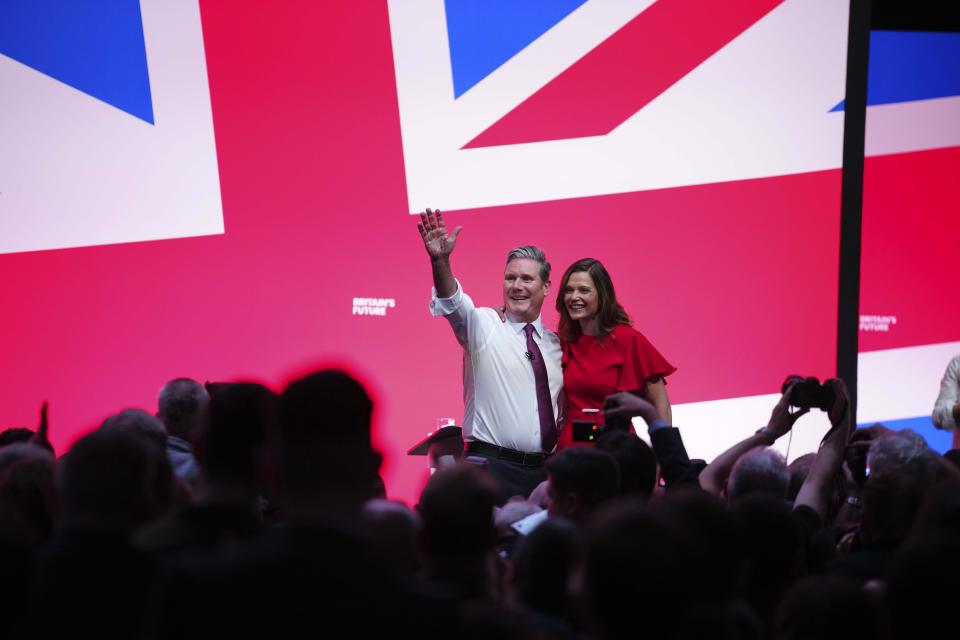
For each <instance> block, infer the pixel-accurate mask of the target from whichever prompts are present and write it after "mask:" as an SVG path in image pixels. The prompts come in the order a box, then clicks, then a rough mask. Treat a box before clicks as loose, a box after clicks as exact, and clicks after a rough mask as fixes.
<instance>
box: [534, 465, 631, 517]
mask: <svg viewBox="0 0 960 640" xmlns="http://www.w3.org/2000/svg"><path fill="white" fill-rule="evenodd" d="M546 466H547V478H548V479H549V481H550V485H549V502H550V506H549V510H550V515H551V516H563V517H564V518H568V519H569V520H571V521H573V522H583V521H584V520H586V519H587V517H588V516H589V515H590V514H591V513H592V512H593V511H594V510H595V509H596V508H597V507H599V506H600V505H601V504H602V503H603V502H604V501H606V500H609V499H611V498H613V497H615V496H616V495H617V494H618V493H619V492H620V472H619V471H618V470H617V463H616V461H614V459H613V456H611V455H610V454H609V453H607V452H606V451H601V450H599V449H594V448H591V447H572V448H570V449H564V450H563V451H561V452H560V453H558V454H556V455H555V456H552V457H551V458H550V459H548V460H547V465H546Z"/></svg>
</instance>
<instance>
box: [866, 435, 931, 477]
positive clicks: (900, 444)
mask: <svg viewBox="0 0 960 640" xmlns="http://www.w3.org/2000/svg"><path fill="white" fill-rule="evenodd" d="M867 464H868V466H869V467H870V474H871V475H873V474H875V473H879V472H882V471H891V470H892V471H900V472H902V473H906V474H909V475H911V476H913V477H914V478H915V479H916V480H917V481H918V482H920V483H922V484H923V485H924V486H929V485H931V484H933V483H934V482H935V481H936V480H937V474H938V473H939V470H940V465H939V463H938V462H937V456H936V454H934V453H933V452H932V451H931V450H930V448H929V447H928V446H927V442H926V440H924V439H923V436H921V435H920V434H919V433H917V432H916V431H912V430H910V429H904V430H903V431H898V432H896V433H893V434H890V435H888V436H884V437H882V438H877V439H876V440H874V441H873V444H871V445H870V451H869V452H868V453H867Z"/></svg>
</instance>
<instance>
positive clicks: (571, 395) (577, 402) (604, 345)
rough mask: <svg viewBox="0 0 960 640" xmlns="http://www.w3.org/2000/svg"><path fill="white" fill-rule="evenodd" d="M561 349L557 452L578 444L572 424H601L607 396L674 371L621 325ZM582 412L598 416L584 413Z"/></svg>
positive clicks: (636, 334) (630, 329) (638, 335)
mask: <svg viewBox="0 0 960 640" xmlns="http://www.w3.org/2000/svg"><path fill="white" fill-rule="evenodd" d="M562 346H563V391H564V393H565V394H566V396H567V424H566V425H565V426H564V428H563V430H562V431H561V432H560V438H559V442H558V445H557V450H558V451H559V450H560V449H565V448H567V447H571V446H574V445H578V444H582V443H575V442H573V429H572V428H571V424H572V423H573V421H574V420H592V421H598V422H603V400H604V398H606V397H607V396H608V395H610V394H611V393H616V392H617V391H636V390H638V389H643V388H644V387H646V386H647V382H648V381H650V380H652V379H656V378H661V377H665V376H668V375H670V374H671V373H673V372H674V371H676V370H677V368H676V367H674V366H673V365H671V364H670V363H669V362H667V360H666V359H665V358H664V357H663V356H662V355H660V352H659V351H657V350H656V349H655V348H654V347H653V345H652V344H650V341H649V340H647V339H646V338H644V337H643V334H641V333H640V332H639V331H637V330H636V329H634V328H633V327H631V326H629V325H625V324H621V325H617V327H616V328H614V330H613V331H611V332H610V333H609V334H608V335H606V336H604V337H603V338H595V337H593V336H586V335H581V336H580V337H579V338H577V339H576V340H574V341H573V342H563V343H562ZM584 409H599V410H600V412H599V413H584V411H583V410H584Z"/></svg>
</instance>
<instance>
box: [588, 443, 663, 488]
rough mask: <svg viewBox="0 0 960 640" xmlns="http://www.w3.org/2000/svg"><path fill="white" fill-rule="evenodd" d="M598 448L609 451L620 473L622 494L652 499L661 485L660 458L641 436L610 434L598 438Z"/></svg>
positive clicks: (596, 446)
mask: <svg viewBox="0 0 960 640" xmlns="http://www.w3.org/2000/svg"><path fill="white" fill-rule="evenodd" d="M595 448H596V449H599V450H600V451H606V452H608V453H609V454H610V455H612V456H613V459H614V460H616V461H617V468H618V469H619V470H620V493H622V494H624V495H638V496H642V497H644V498H649V497H650V494H651V493H653V488H654V485H656V482H657V458H656V456H654V455H653V450H652V449H650V447H649V446H648V445H647V443H646V442H644V441H643V440H641V439H640V438H639V437H638V436H637V434H635V433H628V432H626V431H608V432H606V433H604V434H603V435H602V436H600V438H598V439H597V443H596V445H595Z"/></svg>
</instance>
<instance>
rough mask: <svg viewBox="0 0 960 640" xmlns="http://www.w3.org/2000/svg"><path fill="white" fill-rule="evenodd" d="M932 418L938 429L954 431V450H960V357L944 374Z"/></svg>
mask: <svg viewBox="0 0 960 640" xmlns="http://www.w3.org/2000/svg"><path fill="white" fill-rule="evenodd" d="M932 418H933V424H934V425H935V426H936V427H937V428H938V429H943V430H944V431H953V448H954V449H957V448H960V429H958V428H957V427H958V425H960V355H958V356H956V357H955V358H954V359H953V360H951V361H950V364H949V365H947V370H946V371H945V372H944V373H943V380H941V381H940V394H939V395H938V396H937V402H936V404H935V405H934V406H933V416H932Z"/></svg>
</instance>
